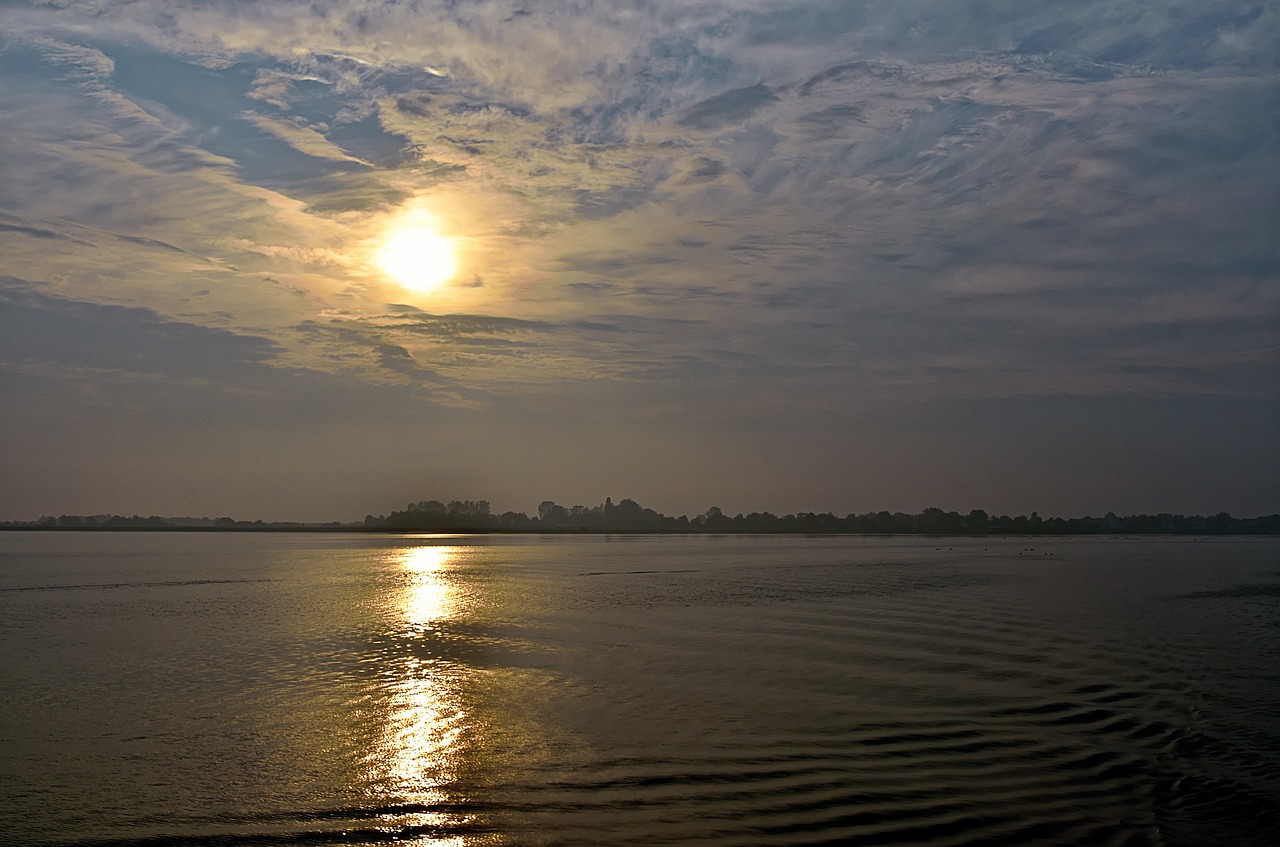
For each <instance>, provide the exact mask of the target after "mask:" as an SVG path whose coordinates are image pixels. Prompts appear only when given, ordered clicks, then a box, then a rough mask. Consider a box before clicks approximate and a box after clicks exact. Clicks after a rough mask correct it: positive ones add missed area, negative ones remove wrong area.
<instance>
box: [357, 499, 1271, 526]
mask: <svg viewBox="0 0 1280 847" xmlns="http://www.w3.org/2000/svg"><path fill="white" fill-rule="evenodd" d="M363 526H364V527H365V528H366V529H371V530H393V531H395V530H399V531H405V530H497V531H506V532H651V533H682V532H707V533H804V534H817V533H851V534H893V535H911V534H918V535H1039V534H1046V535H1088V534H1094V535H1102V534H1124V535H1133V534H1141V535H1151V534H1188V535H1190V534H1196V535H1232V534H1280V515H1268V516H1263V517H1257V518H1234V517H1232V516H1231V515H1229V514H1227V513H1226V512H1219V513H1218V514H1216V515H1213V516H1211V517H1203V516H1200V515H1192V516H1186V515H1172V514H1165V513H1161V514H1158V515H1129V516H1126V517H1120V516H1118V515H1116V514H1115V513H1113V512H1107V513H1106V514H1105V515H1103V516H1102V517H1082V518H1057V517H1050V518H1042V517H1041V516H1040V515H1039V514H1038V513H1036V512H1032V513H1031V514H1030V515H1018V516H1016V517H1010V516H1009V515H989V514H988V513H987V512H985V511H983V510H982V509H974V510H972V511H970V512H968V513H963V514H962V513H960V512H955V511H943V510H942V509H939V508H932V507H931V508H928V509H925V510H924V511H923V512H920V513H917V514H907V513H904V512H888V511H880V512H867V513H865V514H860V515H859V514H849V515H846V516H844V517H839V516H837V515H835V514H833V513H831V512H797V513H795V514H789V515H775V514H773V513H771V512H751V513H750V514H737V515H733V516H730V515H727V514H725V513H724V511H723V510H722V509H720V508H719V507H717V506H712V507H711V508H709V509H707V511H705V512H703V513H702V514H700V515H695V516H694V517H688V516H687V515H680V516H678V517H671V516H668V515H664V514H662V513H660V512H656V511H654V510H653V509H648V508H645V507H644V506H641V505H640V504H639V503H637V502H636V501H635V500H631V499H629V498H628V499H623V500H620V501H618V502H617V503H614V502H613V500H612V498H608V497H606V498H605V501H604V502H603V503H601V504H599V505H597V506H590V507H587V506H561V505H560V504H558V503H555V502H554V501H551V500H544V501H543V502H542V503H540V504H539V505H538V511H537V514H536V515H533V516H530V515H527V514H525V513H524V512H503V513H502V514H494V513H493V512H492V511H491V510H490V507H489V502H488V501H487V500H454V501H452V502H450V503H448V504H445V503H442V502H440V501H439V500H424V501H422V502H419V503H410V504H409V505H408V506H407V507H406V508H405V509H404V510H403V511H396V512H391V513H390V514H388V515H378V516H374V515H366V516H365V519H364V524H363Z"/></svg>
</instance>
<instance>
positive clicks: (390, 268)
mask: <svg viewBox="0 0 1280 847" xmlns="http://www.w3.org/2000/svg"><path fill="white" fill-rule="evenodd" d="M375 259H376V262H377V265H378V267H379V268H381V269H382V270H383V272H385V273H386V274H387V275H388V276H390V277H391V278H392V279H394V280H395V281H396V282H398V283H399V284H400V285H402V286H404V287H405V288H410V289H412V290H414V291H423V292H425V291H434V290H435V289H437V288H439V287H440V286H441V285H443V284H444V283H446V282H448V281H449V280H450V279H451V278H452V277H453V275H454V274H456V273H457V272H458V257H457V256H456V255H455V252H454V247H453V242H452V241H450V240H449V239H448V238H446V237H445V236H443V235H441V234H440V230H439V229H438V228H437V226H436V224H435V221H434V220H433V219H432V218H431V217H430V216H429V215H427V214H425V213H422V212H418V213H414V214H410V215H406V216H405V217H404V218H403V219H401V220H399V221H397V222H396V223H395V224H394V225H393V226H392V227H391V229H390V230H389V231H388V232H387V234H386V236H385V237H384V238H383V239H382V243H381V245H380V246H379V247H378V249H377V253H376V257H375Z"/></svg>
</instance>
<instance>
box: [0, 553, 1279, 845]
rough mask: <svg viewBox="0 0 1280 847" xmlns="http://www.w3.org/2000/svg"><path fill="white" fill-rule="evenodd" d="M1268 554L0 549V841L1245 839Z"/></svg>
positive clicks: (1271, 682)
mask: <svg viewBox="0 0 1280 847" xmlns="http://www.w3.org/2000/svg"><path fill="white" fill-rule="evenodd" d="M1278 627H1280V542H1277V541H1276V540H1266V539H1250V538H1223V539H1131V540H1113V539H1067V540H1060V539H1043V538H1038V539H1013V540H1004V539H963V540H962V539H929V538H898V539H893V538H890V539H863V538H835V537H821V538H800V537H779V536H774V537H693V538H683V537H489V538H485V537H480V538H477V537H462V536H455V537H439V536H437V537H431V536H419V537H389V536H355V535H245V534H219V535H208V534H179V533H173V534H169V533H165V534H103V533H92V534H76V533H38V534H37V533H3V534H0V682H2V683H3V685H2V687H0V833H3V834H2V835H0V840H3V841H4V843H12V844H24V845H37V847H38V846H39V845H104V847H105V845H113V847H114V846H115V845H119V846H120V847H123V845H160V844H177V845H184V844H185V845H201V846H202V847H204V845H218V846H219V847H223V845H232V846H236V847H238V845H258V844H262V845H294V844H303V845H306V844H326V845H328V844H332V845H346V844H351V845H361V844H376V843H394V842H404V841H409V842H413V841H418V842H421V843H426V844H432V843H441V844H450V845H491V844H492V845H525V844H532V845H543V844H545V845H624V844H694V843H706V844H716V845H801V844H803V845H817V844H867V845H870V844H927V845H966V844H968V845H979V844H981V845H999V844H1008V845H1024V844H1104V845H1105V844H1115V845H1211V844H1213V845H1216V844H1233V845H1249V844H1258V845H1261V844H1267V845H1270V844H1273V843H1280V841H1277V834H1278V831H1277V826H1278V824H1277V821H1280V641H1278V640H1277V635H1278V634H1280V629H1278Z"/></svg>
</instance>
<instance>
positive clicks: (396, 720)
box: [367, 546, 468, 847]
mask: <svg viewBox="0 0 1280 847" xmlns="http://www.w3.org/2000/svg"><path fill="white" fill-rule="evenodd" d="M462 551H463V548H458V547H447V546H424V547H413V548H409V549H404V550H397V551H395V553H394V556H393V558H392V560H391V561H390V565H391V567H392V569H393V572H395V573H396V576H397V577H398V579H397V582H398V584H399V587H398V589H397V590H396V591H394V592H392V593H391V594H390V595H388V596H387V599H386V608H385V610H384V611H385V612H386V613H387V616H388V618H389V619H390V620H392V621H394V622H395V629H394V630H393V632H392V633H391V635H392V637H393V643H395V644H396V645H397V646H398V647H402V648H403V649H397V650H395V652H394V653H393V654H391V655H388V656H386V657H385V661H386V662H387V663H388V665H387V666H386V667H384V671H383V680H384V682H383V696H384V697H386V701H385V702H386V721H385V725H384V727H383V730H382V733H381V737H380V739H379V741H378V743H377V744H376V745H375V748H374V749H373V750H372V751H370V755H369V757H368V759H367V761H368V762H369V764H370V766H371V769H372V770H373V772H374V774H375V782H378V783H381V784H383V785H384V786H385V787H386V788H387V789H389V790H390V791H391V792H393V793H394V794H396V795H398V796H399V797H401V798H403V799H404V800H408V801H413V802H417V803H422V804H424V805H431V804H434V803H440V802H444V801H452V800H457V799H458V798H457V797H456V796H453V793H452V792H450V793H449V794H446V792H445V789H447V788H448V787H449V786H450V785H451V784H452V783H453V782H454V781H455V780H456V775H457V768H458V766H459V764H460V756H461V750H462V747H463V744H464V741H465V735H466V733H467V730H468V721H467V715H466V712H465V711H463V709H462V703H461V698H460V692H459V690H458V686H457V674H456V669H455V668H454V667H453V666H452V664H451V663H448V662H446V661H444V660H443V659H442V658H441V657H440V656H439V655H438V654H437V650H435V649H433V646H432V643H431V642H432V641H433V640H435V639H438V638H439V637H440V630H441V628H442V625H444V624H446V623H447V622H448V621H449V620H451V619H453V618H455V617H456V616H457V615H458V614H459V613H460V611H461V605H462V604H461V603H460V598H459V596H458V591H457V590H456V586H455V585H454V583H453V578H452V576H451V571H453V570H454V569H456V561H457V558H458V556H459V554H460V553H462ZM395 817H396V824H398V825H400V826H426V827H434V826H440V825H444V824H446V823H454V824H456V823H458V821H457V819H456V818H454V819H453V820H452V821H447V820H446V819H445V818H446V816H444V815H440V814H436V813H420V814H412V815H396V816H395ZM432 843H433V844H450V845H457V847H461V845H463V843H464V840H463V838H462V837H461V836H457V837H451V838H445V839H432Z"/></svg>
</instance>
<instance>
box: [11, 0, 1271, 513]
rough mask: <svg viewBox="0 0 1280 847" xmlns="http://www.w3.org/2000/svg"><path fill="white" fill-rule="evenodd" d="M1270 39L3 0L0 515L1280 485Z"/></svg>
mask: <svg viewBox="0 0 1280 847" xmlns="http://www.w3.org/2000/svg"><path fill="white" fill-rule="evenodd" d="M1277 44H1280V4H1277V3H1275V2H1270V0H1263V2H1258V0H1241V1H1240V2H1237V1H1236V0H1142V1H1141V2H1138V0H1106V2H1102V1H1101V0H1096V1H1095V0H1075V2H1060V0H1053V2H1049V0H1016V2H1014V1H1013V0H1009V2H1004V0H892V2H890V1H889V0H867V2H858V0H785V2H784V1H783V0H540V2H537V3H533V2H523V1H520V2H514V1H513V0H494V1H493V2H487V1H486V0H439V1H438V2H426V0H422V2H384V1H383V0H311V2H291V0H257V2H232V0H49V2H36V3H15V2H0V259H2V261H0V519H24V520H29V519H34V518H36V517H39V516H40V515H43V514H54V515H56V514H99V513H120V514H142V515H149V514H159V515H175V516H176V515H191V516H206V515H207V516H220V515H230V516H233V517H237V518H241V519H245V518H248V519H253V518H261V519H264V520H358V519H361V518H363V516H364V515H365V514H367V513H373V514H380V513H384V512H388V511H391V510H393V509H399V508H403V507H404V505H405V504H406V503H408V502H410V501H417V500H424V499H440V500H446V501H447V500H450V499H487V500H489V501H490V502H491V503H492V504H493V507H494V509H495V510H496V511H505V510H508V509H511V510H516V511H526V512H530V513H532V512H534V511H536V508H537V504H538V503H539V502H541V501H542V500H546V499H550V500H555V501H556V502H559V503H561V504H563V505H573V504H584V505H594V504H596V503H599V502H602V501H603V500H604V498H605V497H607V496H610V497H612V498H613V499H614V500H618V499H621V498H623V497H631V498H633V499H636V500H638V501H639V502H640V503H641V504H643V505H645V506H648V507H651V508H654V509H657V510H659V511H662V512H665V513H667V514H682V513H684V514H689V515H695V514H698V513H701V512H703V511H705V510H706V509H707V508H708V507H709V506H712V505H716V506H719V507H721V508H723V509H724V511H726V512H728V513H730V514H733V513H736V512H739V511H744V512H749V511H754V510H761V511H763V510H769V511H773V512H776V513H787V512H793V511H798V510H803V511H834V512H836V513H838V514H842V515H843V514H846V513H849V512H858V513H861V512H866V511H873V510H874V511H878V510H881V509H888V510H890V511H908V512H917V511H920V510H921V509H923V508H925V507H928V506H936V507H940V508H944V509H956V510H960V511H968V510H969V509H973V508H983V509H986V510H988V511H990V512H992V513H997V514H1000V513H1011V514H1019V513H1030V512H1031V511H1039V513H1040V514H1041V515H1061V516H1068V517H1069V516H1079V515H1084V514H1094V515H1097V514H1102V513H1104V512H1107V511H1115V512H1117V513H1120V514H1127V513H1134V512H1148V513H1153V514H1154V513H1157V512H1170V513H1175V514H1179V513H1180V514H1208V513H1215V512H1218V511H1229V512H1231V513H1233V514H1235V515H1237V516H1253V515H1258V514H1269V513H1274V512H1277V511H1280V53H1277V50H1276V45H1277ZM397 238H399V239H401V241H403V240H404V239H405V238H408V239H410V241H414V240H415V239H416V242H415V243H417V242H424V243H425V242H431V243H437V244H438V245H443V248H442V249H444V250H445V251H447V252H448V253H449V255H448V256H445V255H443V254H441V253H440V252H439V251H437V252H435V253H432V252H430V251H424V252H417V253H414V252H412V251H411V253H410V255H409V256H408V258H407V261H408V262H409V264H410V265H413V266H414V267H417V268H418V269H419V270H421V271H422V272H423V273H426V274H427V275H428V276H432V275H434V276H440V275H442V274H446V273H447V274H448V278H447V279H445V280H444V281H443V282H438V284H436V285H435V287H434V288H432V287H430V286H429V285H428V282H430V280H425V278H423V277H421V276H418V277H414V276H413V275H412V274H406V272H404V270H403V268H402V267H400V266H392V265H391V264H390V263H389V262H388V261H387V255H388V254H387V250H388V247H387V245H388V244H389V243H392V242H393V241H394V240H395V239H397ZM402 259H403V257H402ZM419 266H420V267H419Z"/></svg>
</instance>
